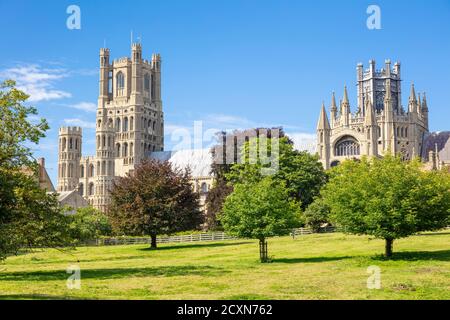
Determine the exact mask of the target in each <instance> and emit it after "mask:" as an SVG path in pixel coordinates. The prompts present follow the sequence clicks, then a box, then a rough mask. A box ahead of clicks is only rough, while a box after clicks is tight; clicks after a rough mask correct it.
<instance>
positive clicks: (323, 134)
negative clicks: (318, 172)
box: [317, 103, 331, 169]
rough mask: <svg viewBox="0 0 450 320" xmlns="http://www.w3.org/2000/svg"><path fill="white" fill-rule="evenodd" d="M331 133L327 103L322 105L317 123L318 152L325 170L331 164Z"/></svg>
mask: <svg viewBox="0 0 450 320" xmlns="http://www.w3.org/2000/svg"><path fill="white" fill-rule="evenodd" d="M330 131H331V128H330V123H329V121H328V117H327V112H326V110H325V103H322V109H321V110H320V116H319V121H318V122H317V152H318V153H319V156H320V158H321V159H322V164H323V166H324V168H325V169H328V168H329V164H330Z"/></svg>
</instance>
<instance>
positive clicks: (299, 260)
mask: <svg viewBox="0 0 450 320" xmlns="http://www.w3.org/2000/svg"><path fill="white" fill-rule="evenodd" d="M351 258H352V257H350V256H341V257H309V258H280V259H273V262H275V263H276V262H280V263H308V262H327V261H338V260H344V259H351Z"/></svg>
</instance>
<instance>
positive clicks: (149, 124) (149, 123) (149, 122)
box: [148, 119, 152, 129]
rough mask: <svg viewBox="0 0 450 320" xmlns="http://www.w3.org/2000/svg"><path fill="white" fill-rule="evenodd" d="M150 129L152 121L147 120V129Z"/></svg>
mask: <svg viewBox="0 0 450 320" xmlns="http://www.w3.org/2000/svg"><path fill="white" fill-rule="evenodd" d="M151 127H152V120H151V119H150V120H148V128H149V129H150V128H151Z"/></svg>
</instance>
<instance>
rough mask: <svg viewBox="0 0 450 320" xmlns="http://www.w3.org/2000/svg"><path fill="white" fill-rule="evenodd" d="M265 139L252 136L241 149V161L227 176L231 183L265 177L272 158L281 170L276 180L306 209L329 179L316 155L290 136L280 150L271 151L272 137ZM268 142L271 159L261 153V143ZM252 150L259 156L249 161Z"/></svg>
mask: <svg viewBox="0 0 450 320" xmlns="http://www.w3.org/2000/svg"><path fill="white" fill-rule="evenodd" d="M262 139H263V138H261V137H258V138H252V139H249V140H248V141H247V142H246V143H245V144H244V147H243V148H242V150H241V152H242V155H241V159H242V160H243V161H241V163H238V164H235V165H233V166H232V167H231V169H230V172H229V173H226V174H225V176H226V178H227V180H228V181H229V182H231V183H232V184H234V183H251V182H257V181H260V180H261V179H263V178H264V176H265V174H264V171H263V170H264V169H269V168H270V166H271V163H270V161H273V162H275V163H276V162H278V169H276V170H275V171H274V173H273V179H274V180H275V181H278V182H279V183H284V184H285V185H286V188H287V191H288V193H289V197H290V198H292V199H295V200H296V201H298V202H299V203H300V205H301V207H302V209H304V208H306V207H307V206H308V205H309V204H310V203H311V202H312V201H313V199H314V197H316V196H317V195H318V194H319V192H320V189H321V187H322V186H323V185H324V184H325V182H326V180H327V176H326V173H325V172H324V170H323V167H322V164H321V163H320V162H319V159H318V157H317V156H316V155H311V154H309V153H308V152H306V151H297V150H295V149H294V146H293V143H292V141H290V140H289V138H288V137H286V136H285V137H281V138H279V143H278V150H275V151H272V145H276V144H273V143H272V139H276V138H268V139H267V142H266V141H263V140H262ZM265 145H267V150H268V153H270V156H267V157H269V158H270V159H264V157H265V153H267V152H266V151H265V150H263V151H264V152H260V150H259V148H260V147H261V146H263V148H264V146H265ZM251 150H256V154H257V155H258V157H257V159H256V160H253V162H252V161H249V159H250V154H251Z"/></svg>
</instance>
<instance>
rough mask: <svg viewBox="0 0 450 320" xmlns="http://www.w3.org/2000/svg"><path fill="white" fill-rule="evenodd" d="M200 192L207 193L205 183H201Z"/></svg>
mask: <svg viewBox="0 0 450 320" xmlns="http://www.w3.org/2000/svg"><path fill="white" fill-rule="evenodd" d="M201 190H202V192H203V193H206V192H208V185H207V184H206V182H203V183H202V186H201Z"/></svg>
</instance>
